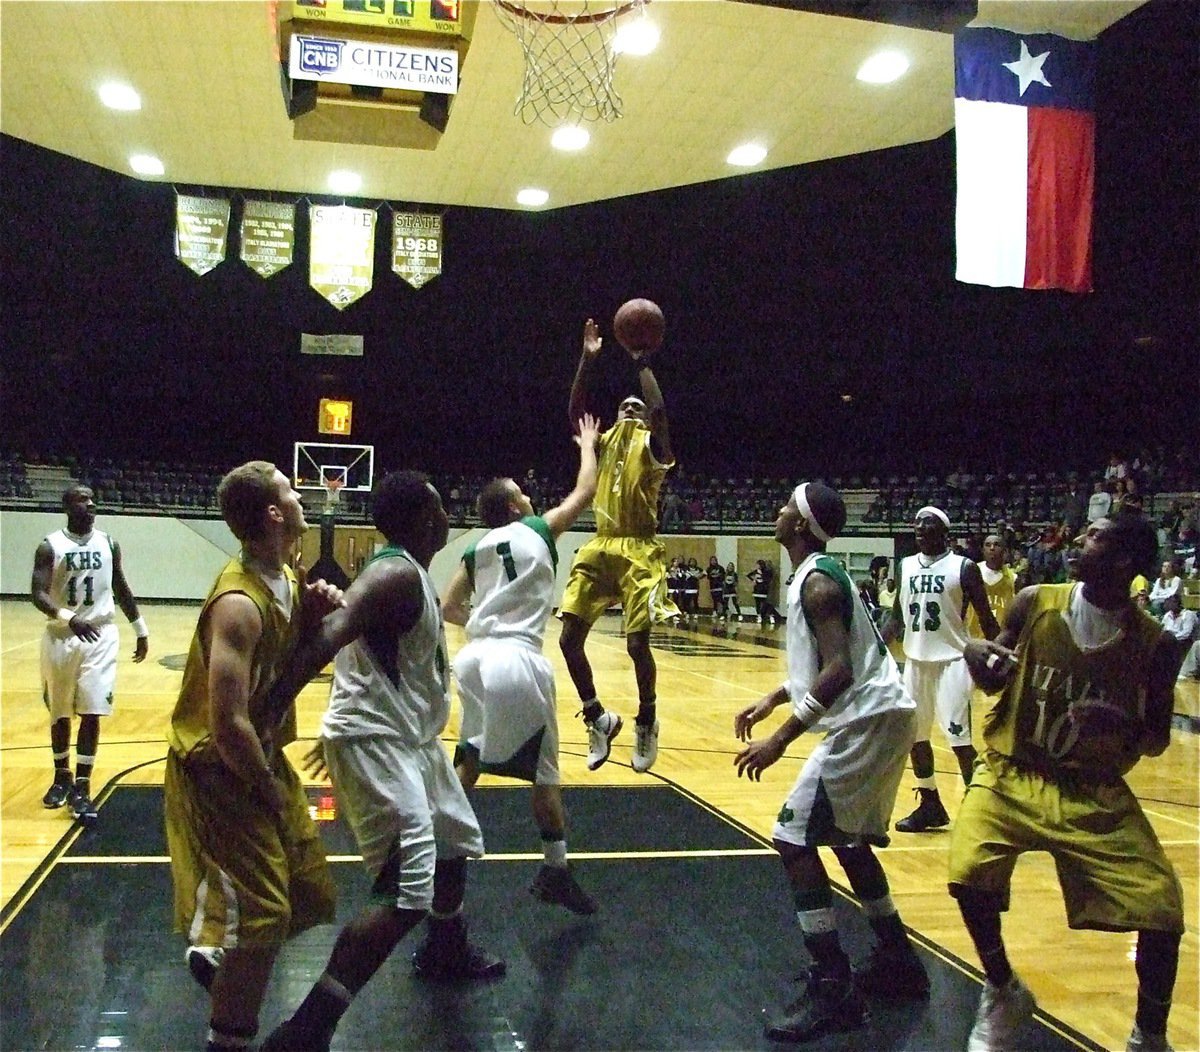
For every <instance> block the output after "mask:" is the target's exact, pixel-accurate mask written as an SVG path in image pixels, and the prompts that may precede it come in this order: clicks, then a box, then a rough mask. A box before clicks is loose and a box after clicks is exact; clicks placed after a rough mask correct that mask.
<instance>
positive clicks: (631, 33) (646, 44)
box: [612, 14, 659, 55]
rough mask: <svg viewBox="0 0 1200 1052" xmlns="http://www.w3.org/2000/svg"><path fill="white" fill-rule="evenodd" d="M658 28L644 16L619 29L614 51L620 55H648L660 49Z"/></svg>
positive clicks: (614, 42)
mask: <svg viewBox="0 0 1200 1052" xmlns="http://www.w3.org/2000/svg"><path fill="white" fill-rule="evenodd" d="M658 35H659V34H658V26H656V25H655V24H654V23H653V22H651V21H650V19H648V18H647V17H646V16H645V15H644V14H643V15H642V16H641V18H635V19H634V20H633V21H632V22H626V23H625V24H624V25H621V26H618V27H617V33H616V36H614V37H613V45H612V46H613V51H614V52H615V53H616V54H618V55H648V54H650V52H651V51H653V50H654V49H655V48H656V47H658Z"/></svg>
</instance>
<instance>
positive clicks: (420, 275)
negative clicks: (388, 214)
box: [392, 212, 442, 289]
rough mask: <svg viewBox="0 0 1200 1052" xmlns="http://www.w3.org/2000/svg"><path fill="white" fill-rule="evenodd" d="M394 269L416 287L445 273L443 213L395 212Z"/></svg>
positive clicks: (393, 227)
mask: <svg viewBox="0 0 1200 1052" xmlns="http://www.w3.org/2000/svg"><path fill="white" fill-rule="evenodd" d="M392 270H393V271H394V272H395V273H396V274H398V275H399V276H400V277H401V278H403V279H404V280H405V281H407V282H408V283H409V284H410V285H411V286H412V287H413V288H414V289H419V288H420V287H421V286H422V285H424V284H425V282H427V281H428V280H429V279H430V278H436V277H437V276H438V275H439V274H440V273H441V272H442V217H441V216H433V215H424V214H422V213H420V212H395V213H393V215H392Z"/></svg>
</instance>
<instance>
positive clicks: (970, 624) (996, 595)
mask: <svg viewBox="0 0 1200 1052" xmlns="http://www.w3.org/2000/svg"><path fill="white" fill-rule="evenodd" d="M1004 556H1005V545H1004V538H1003V537H1001V536H1000V534H998V533H989V534H988V535H987V536H986V537H985V538H984V539H983V562H981V563H979V564H978V565H979V572H980V573H981V574H982V575H983V591H984V593H985V594H986V595H987V601H988V607H989V608H990V609H991V611H992V616H993V617H994V618H995V619H996V623H997V624H998V625H1002V624H1004V616H1005V614H1007V613H1008V608H1009V607H1010V606H1012V603H1013V600H1014V599H1015V598H1016V595H1017V590H1016V582H1017V575H1016V574H1014V573H1013V571H1012V567H1011V566H1009V565H1008V564H1007V563H1006V562H1005V561H1004ZM965 620H966V622H967V634H968V635H969V636H971V638H972V639H985V638H986V636H985V635H984V631H983V626H982V625H981V624H980V623H979V615H978V614H977V613H976V612H975V607H973V606H968V607H967V614H966V618H965Z"/></svg>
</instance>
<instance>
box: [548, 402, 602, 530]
mask: <svg viewBox="0 0 1200 1052" xmlns="http://www.w3.org/2000/svg"><path fill="white" fill-rule="evenodd" d="M599 438H600V421H599V420H598V419H597V418H596V417H594V416H592V415H591V414H590V413H584V414H583V416H582V417H580V419H579V434H578V435H576V436H575V441H576V442H577V443H579V474H578V475H577V476H576V477H575V488H574V489H572V490H571V492H570V493H568V494H567V496H566V499H564V500H563V502H562V503H561V504H560V505H559V506H558V507H557V508H551V509H550V510H549V511H548V512H546V514H545V515H544V516H542V517H543V518H544V519H545V520H546V525H547V526H549V527H550V532H551V533H552V534H553V535H554V536H555V537H556V538H557V537H560V536H562V534H563V533H565V532H566V531H567V530H569V529H570V528H571V527H572V526H573V525H574V524H575V520H576V519H578V518H579V516H580V514H581V513H582V512H583V509H584V508H586V507H587V506H588V505H589V504H591V502H592V498H593V497H595V496H596V472H597V464H596V442H597V441H598V440H599Z"/></svg>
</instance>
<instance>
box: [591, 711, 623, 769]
mask: <svg viewBox="0 0 1200 1052" xmlns="http://www.w3.org/2000/svg"><path fill="white" fill-rule="evenodd" d="M584 725H585V726H586V727H587V732H588V754H587V765H588V770H589V771H594V770H596V768H597V767H600V766H601V765H602V764H603V763H604V761H605V760H607V759H608V754H609V753H610V752H611V751H612V742H613V739H614V738H615V737H616V736H617V735H618V734H620V733H621V727H622V721H621V717H620V716H618V715H617V714H616V713H615V712H602V713H600V715H599V717H598V718H597V719H596V720H595V721H594V722H593V721H591V720H584Z"/></svg>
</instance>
